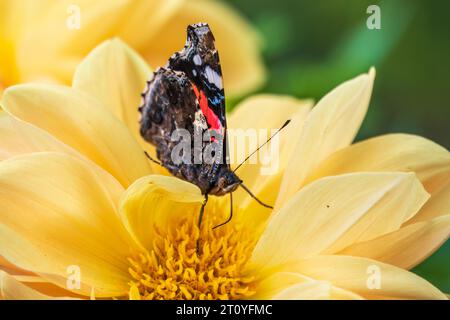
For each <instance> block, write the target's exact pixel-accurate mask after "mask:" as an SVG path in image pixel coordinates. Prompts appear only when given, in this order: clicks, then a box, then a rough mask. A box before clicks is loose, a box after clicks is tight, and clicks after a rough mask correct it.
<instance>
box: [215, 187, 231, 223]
mask: <svg viewBox="0 0 450 320" xmlns="http://www.w3.org/2000/svg"><path fill="white" fill-rule="evenodd" d="M232 218H233V193H231V192H230V215H229V216H228V219H227V220H226V221H225V222H222V223H221V224H218V225H217V226H215V227H213V230H214V229H216V228H219V227H222V226H224V225H226V224H227V223H228V222H230V221H231V219H232Z"/></svg>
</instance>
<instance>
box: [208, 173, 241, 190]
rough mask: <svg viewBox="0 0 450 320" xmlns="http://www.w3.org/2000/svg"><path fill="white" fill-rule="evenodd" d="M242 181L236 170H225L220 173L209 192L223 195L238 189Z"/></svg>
mask: <svg viewBox="0 0 450 320" xmlns="http://www.w3.org/2000/svg"><path fill="white" fill-rule="evenodd" d="M241 183H242V180H241V179H239V177H238V176H237V175H236V174H235V173H234V172H232V171H225V172H223V173H222V174H221V175H219V178H218V179H217V182H216V184H215V185H214V187H213V188H212V190H211V191H210V192H209V194H213V195H217V196H223V195H225V194H227V193H230V192H233V191H234V190H236V189H237V188H238V187H239V185H240V184H241Z"/></svg>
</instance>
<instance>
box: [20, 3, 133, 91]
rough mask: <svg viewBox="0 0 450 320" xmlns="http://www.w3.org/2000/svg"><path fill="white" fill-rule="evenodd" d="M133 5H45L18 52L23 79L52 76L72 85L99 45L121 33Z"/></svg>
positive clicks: (36, 16) (37, 12)
mask: <svg viewBox="0 0 450 320" xmlns="http://www.w3.org/2000/svg"><path fill="white" fill-rule="evenodd" d="M41 2H42V1H40V3H41ZM132 3H136V2H135V1H131V0H123V1H122V0H121V1H107V0H100V1H89V0H78V1H76V3H74V2H73V1H71V0H61V1H45V2H43V3H42V6H43V8H45V12H44V13H42V12H41V11H40V10H39V11H36V12H35V13H34V15H33V18H34V20H35V22H34V23H33V24H32V27H30V28H28V30H27V32H26V33H25V34H24V35H23V37H22V38H21V39H20V43H19V44H20V47H18V48H17V51H18V57H19V59H20V60H19V65H20V67H21V73H22V78H23V79H24V80H28V81H29V80H34V79H36V78H40V77H42V76H43V75H51V76H53V77H56V78H57V79H58V80H60V81H63V82H65V83H67V84H69V83H70V81H71V79H72V75H73V72H74V70H75V67H76V66H77V64H78V63H79V61H80V60H81V59H82V58H83V57H84V56H86V55H87V54H88V53H89V51H90V50H91V49H92V48H94V47H95V46H96V45H97V44H98V43H100V42H101V41H103V40H105V39H107V38H109V37H111V36H113V35H114V34H115V33H117V32H118V28H119V26H120V25H122V24H123V21H124V17H127V15H129V12H130V10H132V7H131V6H132ZM78 22H79V28H78V29H77V27H78V25H77V23H78ZM37 43H39V45H36V44H37Z"/></svg>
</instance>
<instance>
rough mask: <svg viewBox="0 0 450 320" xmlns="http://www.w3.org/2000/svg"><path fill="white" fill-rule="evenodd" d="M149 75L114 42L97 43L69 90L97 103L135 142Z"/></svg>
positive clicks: (139, 61)
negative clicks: (91, 97) (110, 113)
mask: <svg viewBox="0 0 450 320" xmlns="http://www.w3.org/2000/svg"><path fill="white" fill-rule="evenodd" d="M150 76H151V71H150V69H149V67H148V66H147V64H146V63H145V61H144V60H142V59H141V57H140V56H139V55H138V54H137V53H136V52H134V51H133V50H132V49H131V48H130V47H128V46H127V45H126V44H125V43H123V42H122V41H120V40H118V39H114V40H109V41H105V42H103V43H102V44H100V45H99V46H98V47H96V48H95V49H94V50H92V52H91V53H90V54H89V55H88V56H87V57H86V58H85V59H84V60H83V61H82V62H81V64H80V65H79V66H78V68H77V70H76V72H75V76H74V79H73V87H74V88H75V89H78V90H81V91H83V92H86V93H88V94H90V95H91V96H93V97H95V98H97V99H98V100H100V101H101V102H102V104H103V105H104V106H106V107H107V108H108V109H109V110H110V111H111V112H112V113H113V114H114V115H115V116H116V117H117V118H118V119H120V120H121V121H122V122H123V123H125V125H126V126H127V127H128V128H129V129H130V131H131V133H132V134H133V136H134V137H135V138H136V140H139V139H141V136H140V134H139V122H138V107H139V106H140V104H141V102H140V101H141V93H142V92H143V91H144V89H145V85H146V81H147V80H148V79H149V78H150ZM147 144H148V143H147Z"/></svg>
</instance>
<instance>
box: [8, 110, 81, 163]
mask: <svg viewBox="0 0 450 320" xmlns="http://www.w3.org/2000/svg"><path fill="white" fill-rule="evenodd" d="M0 137H1V139H0V160H4V159H8V158H10V157H13V156H16V155H19V154H23V153H31V152H40V151H57V152H62V153H69V154H73V155H74V154H75V153H76V151H75V150H73V149H72V148H70V147H69V146H67V145H65V144H64V143H62V142H61V141H58V140H57V139H55V137H53V136H52V135H50V134H49V133H47V132H46V131H44V130H41V129H39V128H37V127H34V126H32V125H30V124H28V123H26V122H24V121H21V120H18V119H15V118H13V117H11V116H10V115H8V114H7V113H6V112H0Z"/></svg>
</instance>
